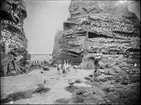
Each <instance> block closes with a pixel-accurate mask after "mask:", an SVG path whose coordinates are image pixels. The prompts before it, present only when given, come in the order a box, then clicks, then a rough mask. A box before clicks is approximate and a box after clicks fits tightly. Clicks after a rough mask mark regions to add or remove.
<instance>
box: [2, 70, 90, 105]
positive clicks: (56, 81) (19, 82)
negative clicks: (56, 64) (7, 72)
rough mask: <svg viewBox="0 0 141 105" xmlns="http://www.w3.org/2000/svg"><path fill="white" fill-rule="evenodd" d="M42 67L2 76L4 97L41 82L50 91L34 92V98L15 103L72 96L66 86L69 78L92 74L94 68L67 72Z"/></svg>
mask: <svg viewBox="0 0 141 105" xmlns="http://www.w3.org/2000/svg"><path fill="white" fill-rule="evenodd" d="M41 71H43V70H42V69H36V70H33V71H31V72H29V73H28V74H23V75H20V76H10V77H2V78H1V83H2V86H1V87H2V89H1V90H2V92H1V94H2V97H3V98H4V97H5V96H7V95H8V94H10V93H14V92H18V91H25V90H29V89H36V88H37V87H38V85H39V84H44V81H46V83H45V85H44V86H45V87H48V88H50V91H49V92H47V93H44V94H33V96H32V98H28V99H21V100H18V101H14V102H13V104H53V103H54V101H55V100H57V99H61V98H68V99H69V98H70V97H71V93H69V92H68V91H66V90H65V89H64V88H65V87H67V86H69V85H68V80H69V79H74V80H75V79H82V80H83V81H85V80H84V77H86V76H88V75H89V74H91V73H92V72H93V71H92V70H76V71H75V70H74V69H71V71H70V72H69V73H67V74H62V73H61V72H58V71H57V70H56V68H50V71H43V73H41ZM75 85H77V86H79V85H80V86H90V85H86V84H84V83H81V84H75Z"/></svg>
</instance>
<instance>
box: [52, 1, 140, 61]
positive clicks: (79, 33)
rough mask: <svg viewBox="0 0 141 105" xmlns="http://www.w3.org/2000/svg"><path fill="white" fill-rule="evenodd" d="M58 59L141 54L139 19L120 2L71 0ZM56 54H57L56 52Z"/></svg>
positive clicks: (73, 59) (71, 59)
mask: <svg viewBox="0 0 141 105" xmlns="http://www.w3.org/2000/svg"><path fill="white" fill-rule="evenodd" d="M69 11H70V17H69V18H68V20H67V21H66V22H64V30H63V32H62V33H61V37H60V38H59V39H58V42H59V49H60V50H58V51H59V52H58V54H57V55H56V57H54V61H56V60H59V59H60V60H64V59H69V60H70V61H72V62H73V63H80V62H81V61H82V57H83V55H84V52H85V51H88V52H89V53H92V54H97V53H101V54H103V55H107V54H123V55H125V54H137V55H138V54H140V21H139V19H138V18H137V16H136V15H135V14H134V13H132V12H130V11H129V10H128V8H127V6H126V5H125V4H124V3H123V4H120V3H119V1H95V0H89V1H87V0H72V1H71V4H70V7H69ZM53 56H55V55H54V53H53Z"/></svg>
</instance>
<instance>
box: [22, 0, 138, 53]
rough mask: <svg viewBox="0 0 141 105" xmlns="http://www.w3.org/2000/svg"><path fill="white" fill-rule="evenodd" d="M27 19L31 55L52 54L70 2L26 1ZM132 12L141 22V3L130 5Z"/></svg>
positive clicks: (61, 0)
mask: <svg viewBox="0 0 141 105" xmlns="http://www.w3.org/2000/svg"><path fill="white" fill-rule="evenodd" d="M25 1H26V10H27V18H26V19H25V20H24V31H25V35H26V37H27V39H28V52H29V53H30V54H51V53H52V51H53V45H54V37H55V35H56V33H57V32H58V31H59V30H63V22H65V21H66V20H67V18H68V17H70V14H69V10H68V8H69V5H70V0H25ZM128 9H129V11H131V12H134V13H136V15H137V16H138V18H139V20H140V3H136V4H134V3H132V4H131V5H128Z"/></svg>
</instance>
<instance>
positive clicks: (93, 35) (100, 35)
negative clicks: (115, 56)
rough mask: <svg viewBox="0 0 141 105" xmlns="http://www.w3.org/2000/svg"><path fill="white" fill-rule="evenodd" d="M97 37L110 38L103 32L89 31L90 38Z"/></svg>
mask: <svg viewBox="0 0 141 105" xmlns="http://www.w3.org/2000/svg"><path fill="white" fill-rule="evenodd" d="M97 37H104V38H108V36H105V35H102V34H95V33H93V32H88V38H89V39H91V38H97Z"/></svg>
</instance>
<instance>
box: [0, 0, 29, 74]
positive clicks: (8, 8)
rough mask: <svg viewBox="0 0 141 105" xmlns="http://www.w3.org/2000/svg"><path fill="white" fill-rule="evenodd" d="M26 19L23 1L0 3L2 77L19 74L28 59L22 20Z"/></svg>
mask: <svg viewBox="0 0 141 105" xmlns="http://www.w3.org/2000/svg"><path fill="white" fill-rule="evenodd" d="M26 17H27V12H26V9H25V4H24V2H23V0H1V1H0V48H1V50H0V56H1V57H0V59H1V61H0V68H1V72H2V74H4V75H7V74H8V72H11V71H16V72H18V71H19V72H20V71H21V69H22V67H24V66H25V64H26V60H28V59H30V55H29V54H28V52H27V39H26V36H25V33H24V30H23V20H24V19H25V18H26Z"/></svg>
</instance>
